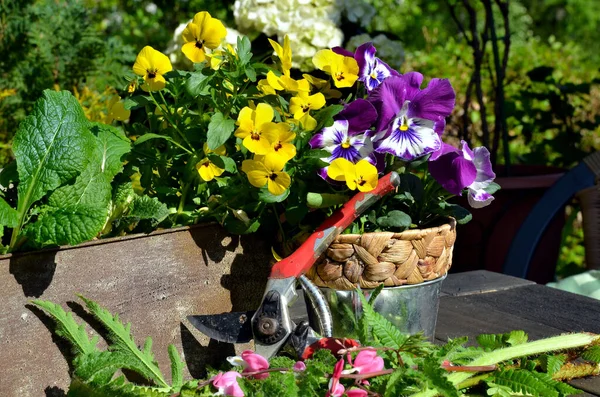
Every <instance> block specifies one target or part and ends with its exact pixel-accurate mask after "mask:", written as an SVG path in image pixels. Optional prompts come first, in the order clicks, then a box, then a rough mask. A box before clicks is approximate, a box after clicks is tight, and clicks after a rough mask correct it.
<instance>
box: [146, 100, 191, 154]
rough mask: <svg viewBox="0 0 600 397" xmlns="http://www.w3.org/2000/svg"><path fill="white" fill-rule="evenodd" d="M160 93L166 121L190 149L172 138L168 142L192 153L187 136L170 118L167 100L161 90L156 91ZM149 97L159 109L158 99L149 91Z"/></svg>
mask: <svg viewBox="0 0 600 397" xmlns="http://www.w3.org/2000/svg"><path fill="white" fill-rule="evenodd" d="M158 93H159V94H160V97H161V99H162V100H163V103H164V105H165V109H164V112H163V116H164V117H165V118H166V119H167V121H168V122H169V124H171V126H172V127H173V129H174V130H175V132H177V134H178V135H179V137H180V138H181V140H182V141H183V142H185V143H186V144H187V145H188V146H189V147H190V149H191V150H190V149H188V148H186V147H184V146H183V145H181V144H180V143H179V142H177V141H175V140H172V141H170V142H173V143H174V144H175V146H177V147H178V148H180V149H182V150H184V151H185V152H187V153H188V154H194V147H193V146H192V144H191V143H190V142H189V141H188V140H187V138H186V137H185V135H184V134H183V132H181V130H180V129H179V127H177V124H175V123H174V122H173V119H172V118H171V113H170V112H169V107H168V105H167V101H166V99H165V97H164V96H163V94H162V92H160V91H159V92H158ZM149 94H150V98H152V101H153V102H154V104H155V105H156V106H157V107H158V108H159V109H161V107H160V104H159V103H158V101H157V100H156V98H154V95H152V93H151V92H150V93H149Z"/></svg>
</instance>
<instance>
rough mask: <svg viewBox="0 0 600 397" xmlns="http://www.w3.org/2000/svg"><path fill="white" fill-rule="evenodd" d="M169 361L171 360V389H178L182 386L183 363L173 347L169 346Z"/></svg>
mask: <svg viewBox="0 0 600 397" xmlns="http://www.w3.org/2000/svg"><path fill="white" fill-rule="evenodd" d="M169 359H170V360H171V379H172V381H171V383H172V385H173V389H175V390H177V389H180V388H181V386H182V385H183V361H181V358H180V357H179V352H178V351H177V348H176V347H175V345H169Z"/></svg>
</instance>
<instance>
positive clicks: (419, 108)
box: [369, 72, 456, 161]
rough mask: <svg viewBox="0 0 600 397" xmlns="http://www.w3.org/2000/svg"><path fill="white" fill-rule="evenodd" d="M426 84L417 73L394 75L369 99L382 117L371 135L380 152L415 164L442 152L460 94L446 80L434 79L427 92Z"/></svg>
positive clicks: (377, 150)
mask: <svg viewBox="0 0 600 397" xmlns="http://www.w3.org/2000/svg"><path fill="white" fill-rule="evenodd" d="M422 81H423V76H422V75H421V74H420V73H417V72H411V73H407V74H405V75H402V76H391V77H389V78H387V79H385V80H384V81H383V82H382V83H381V85H379V87H377V88H376V89H375V90H373V92H372V93H371V95H370V96H369V101H371V103H372V104H373V105H374V106H375V108H376V110H377V112H378V115H379V118H378V120H377V123H376V126H375V131H376V132H375V133H372V134H370V135H372V136H373V143H374V146H375V151H376V152H378V153H391V154H393V155H395V156H397V157H399V158H401V159H402V160H404V161H412V160H415V159H417V158H419V157H422V156H424V155H426V154H429V153H432V152H435V151H437V150H438V149H440V147H441V144H442V141H441V139H440V136H441V134H442V133H443V131H444V127H445V125H446V122H445V117H447V116H449V115H450V113H451V112H452V109H453V108H454V102H455V98H456V95H455V93H454V89H453V88H452V86H451V85H450V82H449V81H448V80H446V79H432V80H431V82H430V83H429V85H428V86H427V88H426V89H424V90H421V89H420V86H421V83H422Z"/></svg>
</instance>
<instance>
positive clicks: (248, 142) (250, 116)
mask: <svg viewBox="0 0 600 397" xmlns="http://www.w3.org/2000/svg"><path fill="white" fill-rule="evenodd" d="M273 116H274V112H273V108H272V107H271V106H269V105H267V104H266V103H259V104H258V105H257V106H256V109H254V110H253V109H251V108H249V107H248V106H246V107H244V108H243V109H242V110H241V111H240V114H239V115H238V118H237V121H236V124H237V125H238V126H239V127H238V128H237V130H235V136H236V137H238V138H241V139H243V141H242V143H243V145H244V146H245V147H246V149H248V150H249V151H251V152H252V153H255V154H267V153H268V152H270V151H271V145H272V144H273V142H275V140H276V139H277V137H278V136H279V135H278V134H279V131H280V130H281V129H283V128H285V127H284V126H282V125H278V124H277V123H273V122H271V120H273Z"/></svg>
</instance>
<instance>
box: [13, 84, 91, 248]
mask: <svg viewBox="0 0 600 397" xmlns="http://www.w3.org/2000/svg"><path fill="white" fill-rule="evenodd" d="M88 126H89V123H88V121H87V119H86V117H85V115H84V113H83V110H82V109H81V106H80V105H79V102H77V100H76V99H75V97H73V95H71V94H70V93H69V92H67V91H61V92H55V91H50V90H46V91H44V93H43V96H42V98H40V99H39V100H38V101H37V102H36V103H35V105H34V108H33V111H32V113H31V115H30V116H28V117H27V118H26V119H25V120H23V122H22V123H21V125H20V126H19V129H18V131H17V133H16V135H15V138H14V141H13V151H14V154H15V157H16V160H17V169H18V172H19V180H20V183H19V187H18V205H17V212H18V214H19V224H18V225H17V227H16V229H15V231H14V233H13V235H14V237H13V240H12V241H11V249H12V248H14V247H15V245H16V241H17V236H18V235H19V234H20V230H19V229H20V228H21V227H22V225H23V222H24V220H25V217H26V215H27V213H28V211H29V208H30V207H31V206H32V205H33V203H35V202H36V201H38V200H39V199H41V198H42V197H44V196H45V195H46V193H47V192H48V191H51V190H54V189H56V188H58V187H59V186H61V185H62V184H64V183H66V182H67V181H69V180H72V179H74V178H75V177H77V176H78V175H79V174H80V173H81V172H82V171H83V169H84V168H85V166H86V165H87V163H88V162H89V159H90V157H91V155H92V152H93V151H94V150H95V140H94V136H93V135H92V134H91V133H90V132H89V130H88Z"/></svg>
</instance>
